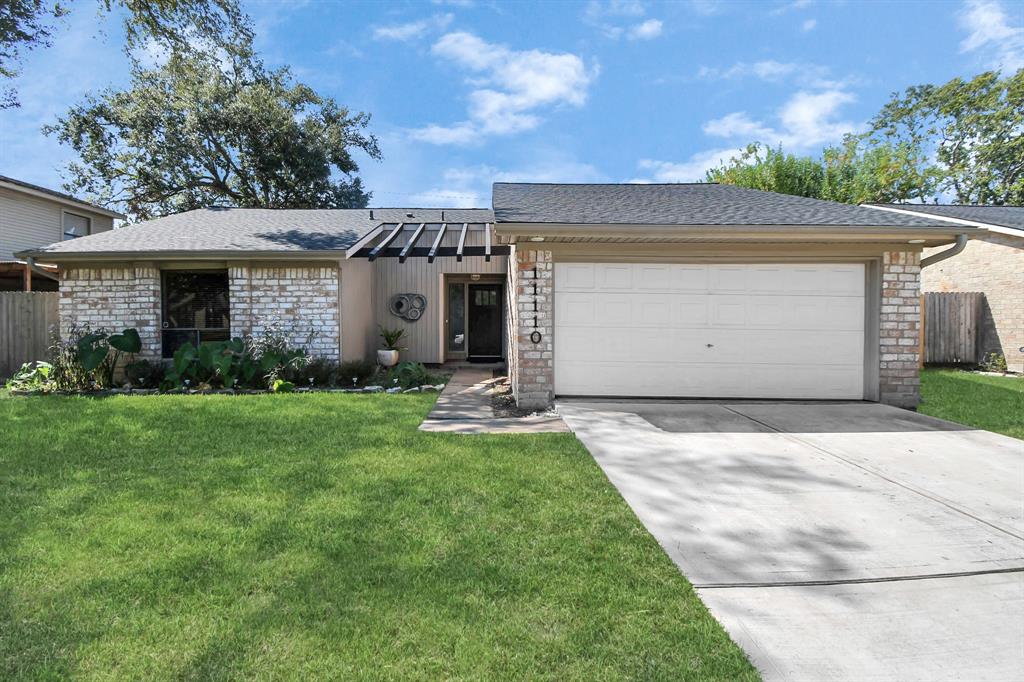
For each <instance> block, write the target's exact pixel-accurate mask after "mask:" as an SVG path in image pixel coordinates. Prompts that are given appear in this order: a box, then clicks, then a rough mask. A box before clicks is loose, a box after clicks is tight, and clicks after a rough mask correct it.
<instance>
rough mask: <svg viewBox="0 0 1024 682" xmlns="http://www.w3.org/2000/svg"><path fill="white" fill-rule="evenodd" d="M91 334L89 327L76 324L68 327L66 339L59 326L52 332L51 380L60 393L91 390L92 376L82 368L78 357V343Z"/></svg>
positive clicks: (50, 350)
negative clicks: (62, 336)
mask: <svg viewBox="0 0 1024 682" xmlns="http://www.w3.org/2000/svg"><path fill="white" fill-rule="evenodd" d="M89 333H91V331H90V329H89V325H82V326H79V325H78V324H76V323H74V322H71V323H69V324H68V325H67V331H66V333H65V335H64V338H61V335H60V329H59V328H58V327H57V325H54V326H53V328H52V329H51V330H50V348H49V349H48V353H47V354H48V355H49V358H50V364H51V365H53V370H52V371H51V372H50V378H51V379H52V381H53V385H54V388H56V389H57V390H58V391H82V390H85V389H87V388H89V382H90V381H91V378H90V374H89V372H86V371H85V368H84V367H82V363H81V360H80V358H79V356H78V341H79V340H80V339H81V338H82V337H83V336H85V335H87V334H89Z"/></svg>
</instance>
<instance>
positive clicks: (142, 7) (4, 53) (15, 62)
mask: <svg viewBox="0 0 1024 682" xmlns="http://www.w3.org/2000/svg"><path fill="white" fill-rule="evenodd" d="M96 2H97V4H98V5H99V10H100V12H101V13H104V14H109V13H111V12H112V11H114V10H116V9H119V8H120V9H123V10H125V17H124V30H125V38H126V40H125V52H126V53H127V54H128V55H129V56H132V55H133V54H134V52H135V51H136V50H137V49H138V48H143V47H146V46H148V44H149V43H150V41H153V42H155V43H156V44H158V45H161V46H164V47H166V48H168V49H175V50H185V49H187V50H190V51H192V52H197V51H198V52H202V51H205V52H206V53H207V54H208V55H211V56H215V55H216V54H219V53H220V52H223V51H230V50H231V49H232V46H235V45H244V44H246V43H247V42H248V41H250V40H251V38H252V27H251V26H250V24H249V20H248V18H247V17H246V16H245V14H244V13H243V12H242V10H241V9H240V7H239V5H238V0H96ZM66 14H67V8H66V6H64V5H63V4H61V3H60V2H55V1H53V0H4V1H3V2H2V3H0V79H3V80H8V81H9V80H10V79H12V78H14V77H15V76H17V75H18V67H19V64H20V61H21V59H22V57H23V53H24V52H27V51H30V50H33V49H35V48H39V47H49V45H50V41H51V38H52V35H53V31H54V24H55V23H56V22H57V21H58V20H59V19H61V18H62V17H64V16H65V15H66ZM16 106H18V96H17V92H16V91H15V90H14V88H13V87H11V86H6V87H4V88H3V89H2V90H0V109H6V108H10V107H16Z"/></svg>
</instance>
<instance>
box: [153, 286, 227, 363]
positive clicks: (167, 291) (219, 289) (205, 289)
mask: <svg viewBox="0 0 1024 682" xmlns="http://www.w3.org/2000/svg"><path fill="white" fill-rule="evenodd" d="M163 313H164V317H163V321H164V322H163V356H164V357H165V358H170V357H174V351H176V350H178V349H179V348H180V347H181V346H182V345H184V344H185V343H186V342H188V343H191V344H192V345H193V346H197V347H198V346H199V344H200V343H202V342H204V341H226V340H227V339H228V338H229V337H230V334H231V331H230V317H229V306H228V273H227V272H225V271H222V270H204V271H199V272H187V271H180V272H179V271H165V272H164V273H163Z"/></svg>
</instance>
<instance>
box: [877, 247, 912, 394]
mask: <svg viewBox="0 0 1024 682" xmlns="http://www.w3.org/2000/svg"><path fill="white" fill-rule="evenodd" d="M920 285H921V254H920V253H916V252H911V251H890V252H886V253H885V254H883V256H882V304H881V307H880V309H879V315H880V319H879V328H878V345H879V348H878V350H879V356H878V357H879V365H878V381H879V401H880V402H883V403H887V404H889V405H896V406H898V407H909V408H914V407H917V404H918V403H919V402H920V400H921V392H920V388H921V380H920V373H919V361H920V343H921V286H920Z"/></svg>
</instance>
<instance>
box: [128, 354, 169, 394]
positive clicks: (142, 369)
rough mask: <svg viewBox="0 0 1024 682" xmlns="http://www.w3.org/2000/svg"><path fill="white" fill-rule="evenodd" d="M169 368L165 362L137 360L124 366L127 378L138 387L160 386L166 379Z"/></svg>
mask: <svg viewBox="0 0 1024 682" xmlns="http://www.w3.org/2000/svg"><path fill="white" fill-rule="evenodd" d="M166 371H167V368H166V367H164V365H163V363H160V362H150V361H149V360H136V361H135V362H129V363H128V364H127V365H125V367H124V375H125V378H126V379H128V382H129V383H130V384H131V385H132V386H135V387H137V388H158V387H159V386H160V384H161V383H163V380H164V374H165V373H166Z"/></svg>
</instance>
